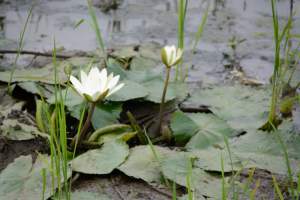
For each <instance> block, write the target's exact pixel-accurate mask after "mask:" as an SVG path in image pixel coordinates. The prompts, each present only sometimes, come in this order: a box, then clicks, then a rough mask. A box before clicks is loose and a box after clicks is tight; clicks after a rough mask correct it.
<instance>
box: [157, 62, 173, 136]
mask: <svg viewBox="0 0 300 200" xmlns="http://www.w3.org/2000/svg"><path fill="white" fill-rule="evenodd" d="M170 71H171V67H167V72H166V79H165V84H164V90H163V93H162V97H161V103H160V108H159V126H158V128H159V131H160V129H161V125H162V120H163V115H164V114H163V113H164V106H165V100H166V94H167V90H168V84H169V79H170Z"/></svg>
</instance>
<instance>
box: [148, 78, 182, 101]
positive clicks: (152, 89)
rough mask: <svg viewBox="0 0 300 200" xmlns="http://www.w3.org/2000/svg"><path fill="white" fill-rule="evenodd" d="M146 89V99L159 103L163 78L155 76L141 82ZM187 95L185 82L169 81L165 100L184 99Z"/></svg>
mask: <svg viewBox="0 0 300 200" xmlns="http://www.w3.org/2000/svg"><path fill="white" fill-rule="evenodd" d="M143 85H144V86H145V87H146V88H147V90H148V96H147V97H146V99H147V100H149V101H152V102H155V103H160V102H161V97H162V91H163V88H164V80H163V79H162V78H155V79H152V80H150V81H147V82H145V83H143ZM187 95H188V89H187V86H186V84H185V83H169V85H168V89H167V94H166V99H165V101H170V100H173V99H175V98H176V99H178V100H179V101H182V100H184V99H185V98H186V97H187Z"/></svg>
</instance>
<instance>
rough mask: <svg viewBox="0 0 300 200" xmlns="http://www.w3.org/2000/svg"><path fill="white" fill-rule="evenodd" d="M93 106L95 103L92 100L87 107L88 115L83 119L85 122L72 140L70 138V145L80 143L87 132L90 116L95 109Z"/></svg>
mask: <svg viewBox="0 0 300 200" xmlns="http://www.w3.org/2000/svg"><path fill="white" fill-rule="evenodd" d="M95 107H96V103H95V102H92V103H91V104H90V108H89V111H88V116H87V118H86V120H85V123H84V125H83V127H82V129H81V131H80V133H79V134H77V135H76V136H75V137H74V138H73V140H72V146H73V147H74V146H75V144H77V145H80V143H81V142H82V139H84V136H85V135H86V133H87V130H88V128H89V127H90V124H91V119H92V116H93V113H94V110H95Z"/></svg>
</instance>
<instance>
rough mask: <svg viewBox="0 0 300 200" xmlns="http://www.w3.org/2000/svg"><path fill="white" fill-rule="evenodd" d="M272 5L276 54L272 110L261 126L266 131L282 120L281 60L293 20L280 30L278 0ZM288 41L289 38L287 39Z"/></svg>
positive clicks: (272, 0)
mask: <svg viewBox="0 0 300 200" xmlns="http://www.w3.org/2000/svg"><path fill="white" fill-rule="evenodd" d="M271 5H272V17H273V18H272V19H273V32H274V43H275V55H274V57H275V58H274V67H273V74H272V80H271V81H272V97H271V103H270V111H269V116H268V121H267V122H266V123H265V124H264V125H263V126H262V127H260V129H261V130H264V131H273V130H274V128H275V129H276V128H277V127H278V126H279V124H280V123H281V120H280V119H279V118H278V116H277V107H278V99H279V96H280V93H281V91H282V90H281V89H282V84H283V83H282V81H281V80H282V75H283V64H282V61H281V43H282V41H283V39H284V38H285V37H286V38H287V37H289V36H288V35H287V33H288V32H289V30H290V29H291V23H292V20H291V18H290V17H289V20H288V22H287V24H286V25H285V27H284V28H283V30H282V32H280V27H279V19H278V15H277V9H276V0H271ZM286 41H288V39H286ZM285 44H287V42H286V43H285Z"/></svg>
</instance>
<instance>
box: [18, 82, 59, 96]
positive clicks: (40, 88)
mask: <svg viewBox="0 0 300 200" xmlns="http://www.w3.org/2000/svg"><path fill="white" fill-rule="evenodd" d="M17 85H18V86H19V87H20V88H22V89H23V90H25V91H27V92H29V93H32V94H36V95H39V96H43V97H46V98H50V97H51V96H52V94H53V93H54V87H53V86H52V85H49V84H41V83H37V82H30V81H26V82H19V83H18V84H17Z"/></svg>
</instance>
